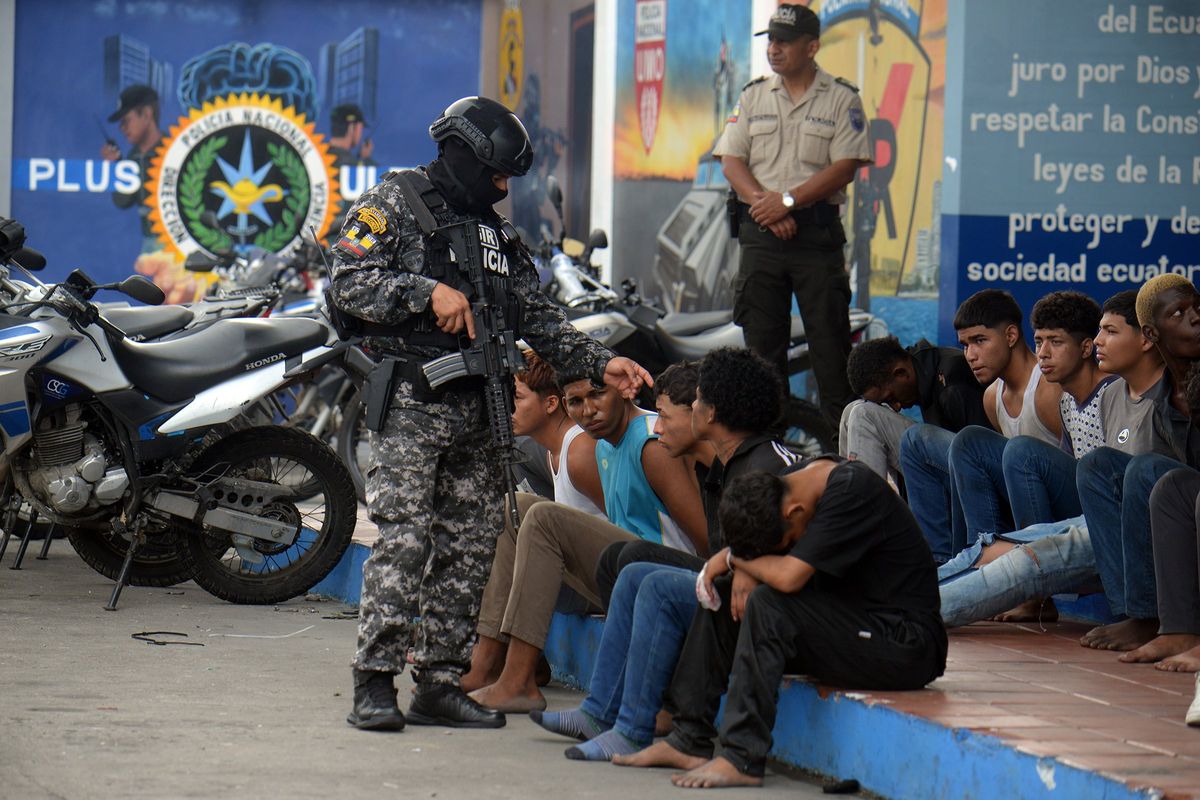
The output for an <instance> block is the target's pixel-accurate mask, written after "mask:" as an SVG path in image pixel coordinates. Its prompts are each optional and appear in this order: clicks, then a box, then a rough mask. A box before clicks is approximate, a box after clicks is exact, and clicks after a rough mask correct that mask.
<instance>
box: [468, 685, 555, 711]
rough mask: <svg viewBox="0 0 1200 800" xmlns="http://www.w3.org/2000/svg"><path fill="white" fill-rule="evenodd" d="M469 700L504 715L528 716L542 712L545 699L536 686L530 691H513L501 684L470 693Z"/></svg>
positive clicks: (544, 706)
mask: <svg viewBox="0 0 1200 800" xmlns="http://www.w3.org/2000/svg"><path fill="white" fill-rule="evenodd" d="M470 694H471V699H472V700H474V701H475V702H476V703H479V705H481V706H483V707H484V708H491V709H494V710H496V711H503V712H504V713H506V714H528V713H529V712H530V711H544V710H545V709H546V698H545V696H544V695H543V694H542V693H541V691H539V690H538V688H537V687H536V686H534V687H532V690H530V689H526V690H524V691H521V690H516V691H514V690H513V689H511V688H510V687H508V686H506V685H504V684H502V683H493V684H492V685H491V686H484V687H483V688H482V689H476V690H475V691H473V692H471V693H470Z"/></svg>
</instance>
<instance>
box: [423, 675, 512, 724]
mask: <svg viewBox="0 0 1200 800" xmlns="http://www.w3.org/2000/svg"><path fill="white" fill-rule="evenodd" d="M408 721H409V722H411V723H412V724H413V725H447V726H449V727H451V728H503V727H504V722H505V719H504V714H503V713H501V712H499V711H492V710H491V709H490V708H484V707H483V706H481V705H479V703H476V702H475V701H474V700H472V699H471V698H470V697H468V696H467V693H466V692H464V691H463V690H462V689H460V688H458V687H457V686H451V685H449V684H445V683H418V684H417V690H416V691H415V692H414V693H413V699H412V703H411V704H409V706H408Z"/></svg>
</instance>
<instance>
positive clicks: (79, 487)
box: [29, 405, 129, 514]
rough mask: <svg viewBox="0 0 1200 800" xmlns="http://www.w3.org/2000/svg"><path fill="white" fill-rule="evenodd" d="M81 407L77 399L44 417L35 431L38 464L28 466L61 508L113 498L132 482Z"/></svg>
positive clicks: (73, 509) (40, 489)
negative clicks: (112, 458) (90, 427)
mask: <svg viewBox="0 0 1200 800" xmlns="http://www.w3.org/2000/svg"><path fill="white" fill-rule="evenodd" d="M82 410H83V409H82V407H81V406H79V405H69V406H66V407H64V408H63V409H62V413H60V414H56V415H55V416H54V417H53V418H50V419H43V420H41V421H40V422H39V424H38V429H37V431H35V432H34V434H33V455H34V461H35V464H36V466H35V467H34V468H33V469H31V470H30V471H29V485H30V487H31V488H32V489H33V490H34V491H35V492H37V495H38V497H39V498H41V500H42V501H43V502H44V503H46V504H47V505H48V506H50V507H51V508H53V509H54V510H55V511H58V512H60V513H63V514H76V513H78V512H80V511H83V510H84V509H86V508H88V507H89V505H90V506H91V507H92V508H98V507H100V506H106V505H109V504H111V503H114V502H116V501H117V500H119V499H121V496H122V495H123V494H124V493H125V489H126V488H128V486H129V476H128V475H126V473H125V470H124V468H123V467H120V466H115V467H112V466H110V464H109V459H108V456H107V454H106V452H105V447H104V443H103V442H102V441H101V440H100V439H99V438H98V437H97V436H94V435H92V434H91V433H88V432H87V422H85V421H83V420H82V419H81V416H82Z"/></svg>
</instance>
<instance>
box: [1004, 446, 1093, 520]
mask: <svg viewBox="0 0 1200 800" xmlns="http://www.w3.org/2000/svg"><path fill="white" fill-rule="evenodd" d="M1076 466H1077V464H1076V461H1075V458H1074V457H1073V456H1071V455H1070V454H1068V453H1067V452H1066V451H1064V450H1063V449H1062V448H1061V447H1055V446H1054V445H1052V444H1050V443H1049V442H1044V441H1042V440H1041V439H1035V438H1033V437H1032V436H1016V437H1014V438H1012V439H1010V440H1009V442H1008V444H1007V445H1005V447H1004V458H1003V469H1004V485H1005V486H1006V487H1007V488H1008V499H1009V503H1010V507H1011V508H1012V515H1013V524H1014V526H1015V527H1016V528H1018V529H1020V528H1027V527H1029V526H1030V525H1033V524H1035V523H1038V522H1052V521H1054V520H1056V519H1067V518H1068V517H1077V516H1079V515H1080V514H1082V513H1083V511H1082V510H1081V509H1080V508H1079V492H1078V491H1077V490H1076V488H1075V467H1076Z"/></svg>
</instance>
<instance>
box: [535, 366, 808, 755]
mask: <svg viewBox="0 0 1200 800" xmlns="http://www.w3.org/2000/svg"><path fill="white" fill-rule="evenodd" d="M780 389H781V387H780V381H779V377H778V375H777V373H776V372H775V370H774V369H772V368H771V366H770V365H769V364H768V363H767V362H766V361H764V360H763V359H762V358H760V357H759V356H757V355H755V354H754V353H752V352H750V351H749V350H718V351H715V352H713V353H710V354H709V355H708V356H706V357H705V358H704V360H703V361H702V362H701V363H700V375H699V385H698V386H697V387H696V391H695V402H694V403H693V405H692V408H691V413H690V425H689V428H690V430H691V431H692V432H694V435H695V437H698V438H699V441H701V442H705V443H708V444H710V445H712V446H715V448H716V452H717V457H716V458H715V459H714V460H713V461H712V466H711V467H710V468H709V470H708V475H707V478H708V480H706V481H705V489H706V491H705V508H706V511H709V512H711V513H710V514H709V543H710V545H711V546H712V548H713V549H714V550H715V549H720V548H721V547H723V546H724V539H723V537H722V536H721V532H720V523H719V521H718V519H717V516H716V511H717V505H718V503H719V501H720V495H721V492H722V487H723V485H724V480H726V479H729V477H730V476H731V475H733V476H737V475H740V474H745V473H747V472H748V471H750V472H753V471H757V470H762V469H766V470H767V471H770V472H778V471H781V470H783V469H785V468H786V467H788V466H790V465H791V464H793V463H795V462H796V461H798V457H797V456H795V455H794V454H792V453H791V452H789V451H788V450H786V449H785V448H784V447H782V446H781V445H780V444H779V443H778V442H774V441H773V440H771V438H770V437H769V436H767V435H766V434H765V433H764V431H765V430H766V429H767V428H768V427H770V426H771V425H772V424H773V423H774V422H775V420H776V419H778V416H779V403H778V401H777V400H776V401H774V402H772V398H779V397H781V391H780ZM659 409H660V418H659V419H660V422H661V421H662V420H663V419H667V418H668V417H669V418H671V419H672V420H673V422H672V427H674V425H675V423H676V422H678V424H679V427H682V425H683V424H684V423H685V422H687V419H686V418H685V416H684V414H683V413H682V412H683V409H681V408H678V407H675V401H674V400H673V399H671V398H665V397H662V396H660V398H659ZM685 440H686V437H685V435H682V434H681V435H679V436H676V435H675V433H674V431H671V430H667V431H664V432H663V436H662V439H661V441H662V442H664V444H665V446H667V447H671V446H672V445H674V446H679V444H680V443H682V442H683V441H685ZM637 544H638V543H631V544H630V545H629V547H635V546H637ZM703 565H704V562H703V561H702V560H701V561H700V562H699V563H698V564H696V565H695V567H696V569H699V568H700V567H702V566H703ZM697 574H698V573H697V571H695V570H692V569H684V568H680V567H678V566H667V565H664V564H662V563H659V562H656V561H653V560H647V561H640V562H634V563H630V564H628V565H626V566H625V567H624V568H623V569H622V570H621V571H620V575H619V577H618V578H617V580H616V588H615V590H614V591H613V595H612V602H611V603H610V605H609V607H608V618H607V619H606V620H605V623H604V633H603V636H602V638H601V640H600V648H599V653H598V655H597V659H596V665H595V668H594V669H593V671H592V679H591V682H590V684H589V685H590V691H589V693H588V696H587V697H586V698H585V699H584V701H583V703H582V704H581V705H580V706H579V707H578V708H575V709H571V710H569V711H561V712H545V713H542V712H531V713H530V716H531V717H532V718H533V720H534V721H535V722H537V723H538V724H539V725H541V726H542V727H544V728H546V729H547V730H550V731H554V732H555V733H561V734H565V735H567V736H573V737H575V738H579V739H585V740H588V741H585V742H584V743H583V744H581V745H577V746H575V747H571V748H569V749H568V750H567V751H566V755H567V757H568V758H572V759H579V760H589V761H598V760H609V759H611V758H612V757H613V756H614V755H617V754H620V753H632V752H636V751H637V750H640V749H641V748H643V747H645V746H646V745H648V744H649V743H650V742H651V740H652V739H653V737H654V732H655V716H656V713H657V712H658V710H659V708H660V707H661V705H662V698H663V692H664V691H665V689H666V686H667V683H668V681H669V680H670V678H671V674H672V673H673V672H674V669H675V663H676V660H677V657H678V654H679V648H680V646H681V645H682V643H683V638H684V635H685V634H686V633H687V629H688V626H689V624H690V623H691V619H692V614H693V612H694V611H695V610H696V607H697V601H696V592H695V583H696V576H697Z"/></svg>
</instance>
